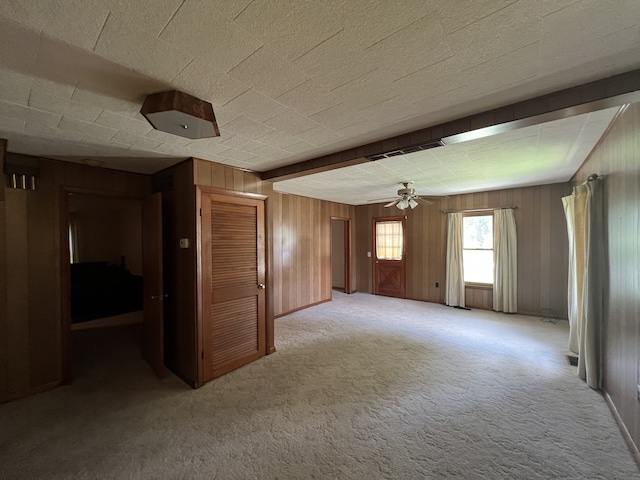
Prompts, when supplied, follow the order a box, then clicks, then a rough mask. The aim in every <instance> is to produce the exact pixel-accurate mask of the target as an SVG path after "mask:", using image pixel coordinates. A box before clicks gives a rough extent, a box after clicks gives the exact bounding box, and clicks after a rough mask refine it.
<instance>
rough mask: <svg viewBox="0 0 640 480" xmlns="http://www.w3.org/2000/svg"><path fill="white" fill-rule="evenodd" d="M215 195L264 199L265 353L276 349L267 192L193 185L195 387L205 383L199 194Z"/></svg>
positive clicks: (200, 199)
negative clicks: (194, 198)
mask: <svg viewBox="0 0 640 480" xmlns="http://www.w3.org/2000/svg"><path fill="white" fill-rule="evenodd" d="M203 194H214V195H223V196H227V197H236V198H246V199H251V200H261V201H263V202H264V229H265V235H264V255H265V272H264V275H265V279H266V282H267V283H266V284H267V288H266V292H265V352H266V354H267V355H269V354H271V353H273V352H275V347H274V345H273V337H274V334H273V332H274V326H273V315H272V314H271V307H270V306H271V305H272V303H271V298H272V295H273V293H272V291H273V287H272V282H271V277H270V263H269V261H270V260H269V259H270V255H269V235H268V227H267V226H268V218H267V198H268V197H267V195H263V194H261V193H249V192H238V191H236V190H226V189H224V188H215V187H209V186H206V185H196V212H195V213H196V337H197V338H196V339H195V341H196V356H197V357H196V365H197V366H198V368H197V376H198V379H197V385H196V388H197V387H201V386H202V385H204V383H205V380H204V365H203V363H202V357H201V355H202V353H201V352H204V339H203V335H202V312H203V303H202V294H201V293H200V292H202V287H203V272H202V242H203V240H204V239H203V237H202V216H201V213H202V195H203Z"/></svg>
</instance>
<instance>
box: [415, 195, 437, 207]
mask: <svg viewBox="0 0 640 480" xmlns="http://www.w3.org/2000/svg"><path fill="white" fill-rule="evenodd" d="M414 200H415V201H416V202H418V203H419V204H420V205H433V203H434V202H432V201H431V200H427V199H426V198H423V197H414Z"/></svg>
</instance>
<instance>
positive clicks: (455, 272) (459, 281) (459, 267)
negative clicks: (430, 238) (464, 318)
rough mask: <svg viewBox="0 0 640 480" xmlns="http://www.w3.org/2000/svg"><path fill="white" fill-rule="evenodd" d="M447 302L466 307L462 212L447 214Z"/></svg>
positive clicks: (452, 305) (451, 304) (450, 304)
mask: <svg viewBox="0 0 640 480" xmlns="http://www.w3.org/2000/svg"><path fill="white" fill-rule="evenodd" d="M444 298H445V303H446V304H447V305H449V306H450V307H464V269H463V263H462V213H459V212H456V213H449V214H447V288H446V291H445V297H444Z"/></svg>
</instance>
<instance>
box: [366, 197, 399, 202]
mask: <svg viewBox="0 0 640 480" xmlns="http://www.w3.org/2000/svg"><path fill="white" fill-rule="evenodd" d="M395 199H396V197H385V198H374V199H372V200H367V203H369V202H377V203H380V202H388V201H389V200H395Z"/></svg>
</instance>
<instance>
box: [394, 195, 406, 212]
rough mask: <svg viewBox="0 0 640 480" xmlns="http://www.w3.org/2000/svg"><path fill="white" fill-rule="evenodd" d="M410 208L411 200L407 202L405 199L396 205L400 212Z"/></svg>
mask: <svg viewBox="0 0 640 480" xmlns="http://www.w3.org/2000/svg"><path fill="white" fill-rule="evenodd" d="M408 206H409V200H407V199H406V198H403V199H402V200H400V201H399V202H398V204H397V205H396V207H398V208H399V209H400V210H404V209H406V208H407V207H408Z"/></svg>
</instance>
